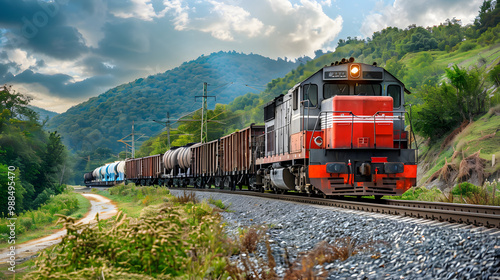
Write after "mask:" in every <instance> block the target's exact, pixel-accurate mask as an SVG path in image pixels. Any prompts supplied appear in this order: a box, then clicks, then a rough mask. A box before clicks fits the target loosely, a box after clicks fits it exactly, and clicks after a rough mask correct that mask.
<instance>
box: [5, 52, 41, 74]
mask: <svg viewBox="0 0 500 280" xmlns="http://www.w3.org/2000/svg"><path fill="white" fill-rule="evenodd" d="M6 53H7V57H8V61H10V62H14V63H15V64H16V65H17V67H19V69H18V72H19V73H20V72H23V71H24V70H27V69H29V68H30V67H33V66H35V65H36V58H34V57H33V56H32V55H28V53H27V52H26V51H23V50H21V49H12V50H7V51H6ZM8 61H6V62H8Z"/></svg>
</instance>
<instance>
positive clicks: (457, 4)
mask: <svg viewBox="0 0 500 280" xmlns="http://www.w3.org/2000/svg"><path fill="white" fill-rule="evenodd" d="M482 2H483V0H444V1H436V0H422V1H415V0H395V1H394V3H393V5H389V6H384V5H377V10H376V11H373V12H371V13H370V14H369V15H368V16H367V17H366V18H365V20H364V23H363V25H362V27H361V33H362V34H363V36H366V37H370V36H371V35H372V34H373V32H375V31H379V30H382V29H384V28H386V27H389V26H392V27H398V28H406V27H408V26H409V25H411V24H416V25H418V26H424V27H427V26H433V25H438V24H440V23H444V22H445V21H446V19H452V18H453V17H455V18H456V19H459V20H461V21H462V24H470V23H472V22H474V19H475V17H476V15H477V14H478V11H479V7H480V6H481V3H482Z"/></svg>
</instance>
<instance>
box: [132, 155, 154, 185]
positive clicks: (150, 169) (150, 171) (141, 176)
mask: <svg viewBox="0 0 500 280" xmlns="http://www.w3.org/2000/svg"><path fill="white" fill-rule="evenodd" d="M161 156H162V155H161V154H158V155H153V156H148V157H143V158H134V159H128V160H127V161H126V162H125V170H126V174H127V180H130V181H132V182H134V183H136V184H137V183H140V184H141V185H143V184H152V183H156V181H157V179H158V178H159V177H160V176H161V174H162V173H163V172H162V171H163V167H162V165H161ZM141 180H142V181H141ZM145 180H147V181H145Z"/></svg>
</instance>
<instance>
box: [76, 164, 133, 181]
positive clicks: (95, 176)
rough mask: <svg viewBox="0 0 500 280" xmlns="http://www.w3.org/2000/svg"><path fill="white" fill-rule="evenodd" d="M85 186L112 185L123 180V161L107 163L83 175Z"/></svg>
mask: <svg viewBox="0 0 500 280" xmlns="http://www.w3.org/2000/svg"><path fill="white" fill-rule="evenodd" d="M83 180H84V184H85V185H86V186H87V187H97V186H112V185H115V184H117V183H120V182H122V181H123V180H125V161H116V162H112V163H107V164H105V165H103V166H99V167H97V168H95V169H94V170H93V171H92V172H88V173H85V174H84V175H83Z"/></svg>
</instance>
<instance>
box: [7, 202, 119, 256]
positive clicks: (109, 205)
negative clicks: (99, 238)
mask: <svg viewBox="0 0 500 280" xmlns="http://www.w3.org/2000/svg"><path fill="white" fill-rule="evenodd" d="M82 195H83V196H85V197H86V198H87V199H88V200H90V204H91V206H90V211H89V212H88V213H87V214H86V215H85V217H84V218H82V219H81V220H79V221H78V222H79V223H83V224H89V223H91V224H92V223H95V222H96V220H95V216H96V214H97V213H99V219H101V220H104V219H109V218H111V217H113V216H115V215H116V214H117V213H118V210H117V208H116V205H115V204H114V203H113V201H111V200H110V199H108V198H106V197H104V196H101V195H98V194H88V193H83V194H82ZM64 235H66V229H61V230H59V231H57V232H55V233H53V234H51V235H49V236H45V237H41V238H38V239H34V240H30V241H27V242H25V243H22V244H16V245H15V247H16V260H21V259H24V258H27V257H29V256H32V255H34V254H36V253H37V252H38V251H41V250H43V249H45V248H47V247H50V246H52V245H54V244H57V243H59V242H61V239H62V237H63V236H64ZM7 253H8V249H7V248H6V249H3V250H1V251H0V264H6V263H7V261H8V258H9V256H7Z"/></svg>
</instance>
